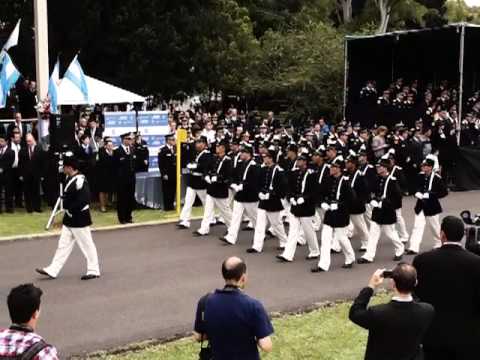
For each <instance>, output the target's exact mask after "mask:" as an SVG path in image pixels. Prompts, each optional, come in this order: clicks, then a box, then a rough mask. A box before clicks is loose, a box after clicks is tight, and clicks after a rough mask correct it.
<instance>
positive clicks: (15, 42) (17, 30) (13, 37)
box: [0, 19, 22, 62]
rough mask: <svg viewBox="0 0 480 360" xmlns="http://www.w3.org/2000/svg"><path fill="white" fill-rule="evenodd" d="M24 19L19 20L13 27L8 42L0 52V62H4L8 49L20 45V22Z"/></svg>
mask: <svg viewBox="0 0 480 360" xmlns="http://www.w3.org/2000/svg"><path fill="white" fill-rule="evenodd" d="M21 21H22V19H20V20H18V22H17V25H16V26H15V28H14V29H13V31H12V33H11V34H10V36H9V37H8V40H7V42H6V43H5V45H3V47H2V51H1V52H0V62H2V60H3V58H4V57H5V54H6V53H7V51H8V49H10V48H12V47H14V46H17V45H18V36H19V34H20V23H21Z"/></svg>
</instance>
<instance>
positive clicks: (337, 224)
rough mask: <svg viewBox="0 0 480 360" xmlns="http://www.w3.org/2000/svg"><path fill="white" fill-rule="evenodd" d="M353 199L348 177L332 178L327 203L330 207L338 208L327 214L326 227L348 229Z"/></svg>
mask: <svg viewBox="0 0 480 360" xmlns="http://www.w3.org/2000/svg"><path fill="white" fill-rule="evenodd" d="M352 199H353V192H352V188H351V187H350V183H349V178H348V176H339V177H338V178H336V177H333V176H331V177H330V184H329V189H328V196H327V197H326V198H325V202H326V203H327V204H329V205H330V206H332V205H333V206H336V207H337V209H336V210H332V209H331V210H327V211H326V212H325V218H324V223H325V225H328V226H331V227H333V228H341V227H346V226H348V224H349V223H350V209H351V204H352Z"/></svg>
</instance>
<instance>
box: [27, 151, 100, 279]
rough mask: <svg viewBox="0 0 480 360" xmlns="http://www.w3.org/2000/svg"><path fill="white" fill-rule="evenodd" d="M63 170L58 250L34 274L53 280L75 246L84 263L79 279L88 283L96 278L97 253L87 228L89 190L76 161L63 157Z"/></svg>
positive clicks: (97, 274)
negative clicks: (63, 213)
mask: <svg viewBox="0 0 480 360" xmlns="http://www.w3.org/2000/svg"><path fill="white" fill-rule="evenodd" d="M63 169H64V170H63V171H64V173H65V175H67V178H66V180H65V181H66V185H65V189H64V194H63V207H64V209H65V215H64V216H63V227H62V233H61V234H60V239H59V241H58V248H57V251H56V252H55V256H54V257H53V260H52V263H51V264H50V265H49V266H47V267H46V268H43V269H36V271H37V273H39V274H41V275H45V276H48V277H49V278H52V279H55V278H56V277H57V276H58V274H59V273H60V271H61V270H62V268H63V266H64V265H65V263H66V262H67V260H68V257H69V256H70V254H71V253H72V250H73V247H74V245H75V243H77V244H78V247H79V248H80V250H81V251H82V253H83V256H85V259H86V260H87V273H86V275H83V276H82V277H81V279H82V280H92V279H96V278H98V277H100V267H99V264H98V254H97V248H96V247H95V243H94V242H93V239H92V233H91V231H90V225H91V224H92V219H91V216H90V210H89V209H90V190H89V186H88V182H87V180H86V178H85V176H84V175H83V174H80V173H79V171H78V161H77V160H76V159H75V158H74V157H73V156H67V157H65V159H64V161H63Z"/></svg>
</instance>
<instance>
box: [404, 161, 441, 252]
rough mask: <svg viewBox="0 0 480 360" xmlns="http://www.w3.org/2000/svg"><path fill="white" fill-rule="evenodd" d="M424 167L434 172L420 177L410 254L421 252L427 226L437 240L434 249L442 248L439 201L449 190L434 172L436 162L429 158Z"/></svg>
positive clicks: (422, 174)
mask: <svg viewBox="0 0 480 360" xmlns="http://www.w3.org/2000/svg"><path fill="white" fill-rule="evenodd" d="M422 166H428V167H431V168H432V170H431V174H430V175H427V174H425V173H424V172H421V173H420V174H419V176H418V183H417V192H416V193H415V197H416V198H417V199H418V200H417V203H416V205H415V221H414V224H413V229H412V235H411V236H410V247H409V249H408V254H416V253H418V252H419V251H420V244H421V242H422V238H423V232H424V230H425V225H426V224H427V225H428V227H429V228H430V231H431V234H432V236H433V238H434V240H435V245H434V247H435V248H437V247H440V246H441V241H440V220H439V214H440V213H441V212H442V206H441V205H440V201H439V199H442V198H444V197H445V196H447V195H448V190H447V187H446V186H445V183H444V182H443V180H442V178H441V177H440V175H438V174H437V173H435V172H434V171H433V167H434V166H435V161H434V160H433V159H432V158H431V157H427V158H426V159H425V160H424V161H423V163H422Z"/></svg>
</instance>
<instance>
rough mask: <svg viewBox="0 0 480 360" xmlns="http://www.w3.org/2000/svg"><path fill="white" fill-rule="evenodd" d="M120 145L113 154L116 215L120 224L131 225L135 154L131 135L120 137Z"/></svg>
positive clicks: (133, 202)
mask: <svg viewBox="0 0 480 360" xmlns="http://www.w3.org/2000/svg"><path fill="white" fill-rule="evenodd" d="M120 138H121V139H122V144H121V145H120V146H119V147H118V148H117V149H115V151H114V152H113V157H114V159H115V160H114V162H115V167H116V169H117V174H116V179H117V189H116V190H117V215H118V221H119V222H120V224H127V223H132V222H133V220H132V211H133V208H134V206H135V181H136V180H135V154H134V151H133V147H132V143H133V134H132V133H126V134H123V135H121V136H120Z"/></svg>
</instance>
